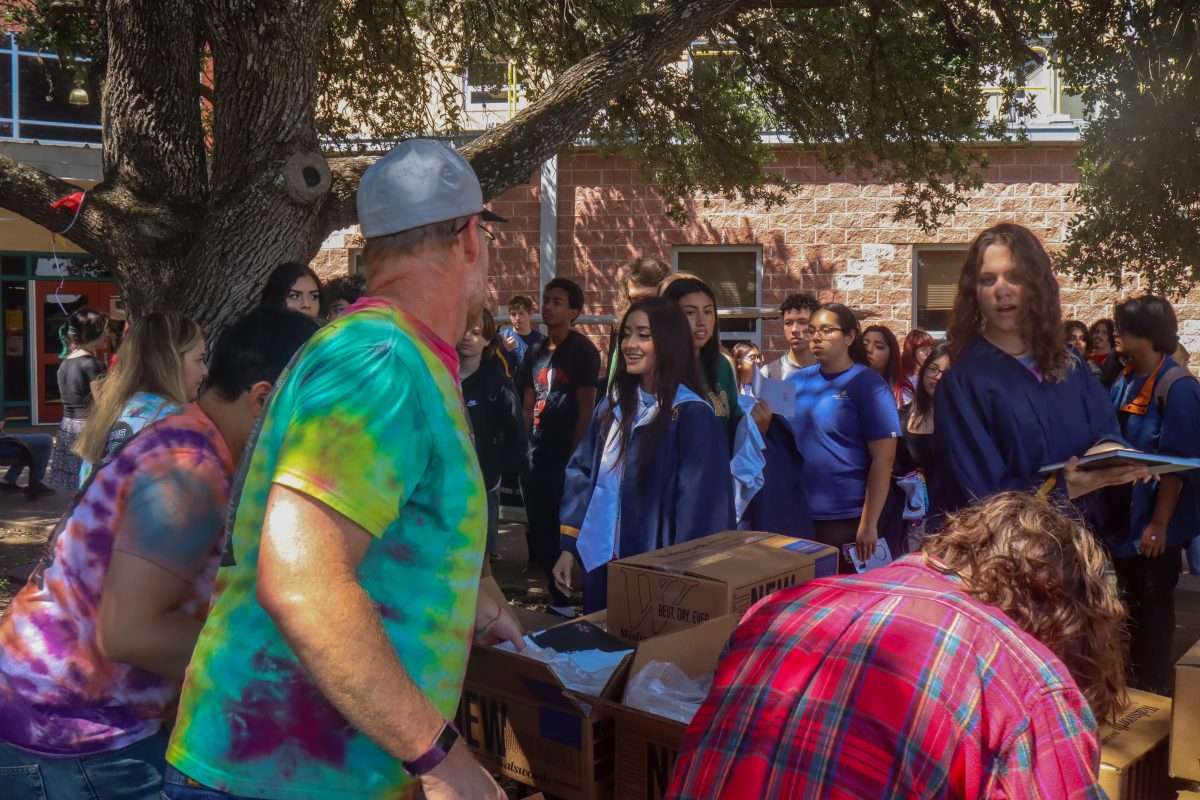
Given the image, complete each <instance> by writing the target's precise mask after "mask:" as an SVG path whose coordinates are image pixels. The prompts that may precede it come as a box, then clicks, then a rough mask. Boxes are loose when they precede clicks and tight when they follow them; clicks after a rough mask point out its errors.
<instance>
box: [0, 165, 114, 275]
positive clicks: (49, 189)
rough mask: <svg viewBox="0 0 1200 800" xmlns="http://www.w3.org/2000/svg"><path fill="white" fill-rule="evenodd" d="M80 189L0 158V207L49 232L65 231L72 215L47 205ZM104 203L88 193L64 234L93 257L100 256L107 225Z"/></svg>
mask: <svg viewBox="0 0 1200 800" xmlns="http://www.w3.org/2000/svg"><path fill="white" fill-rule="evenodd" d="M78 191H79V187H78V186H75V185H74V184H71V183H67V182H66V181H64V180H61V179H60V178H56V177H54V176H53V175H50V174H49V173H47V172H43V171H42V170H40V169H38V168H36V167H31V166H29V165H28V164H22V163H20V162H19V161H14V160H13V159H11V158H9V157H8V156H6V155H0V206H3V207H4V208H7V209H8V210H9V211H13V212H15V213H17V214H20V215H21V216H23V217H25V218H26V219H29V220H31V221H33V222H36V223H37V224H38V225H41V226H42V227H44V228H46V229H47V230H50V231H61V230H64V229H65V228H66V227H67V226H68V225H70V224H71V219H72V218H73V217H74V216H75V213H74V212H73V211H68V210H66V209H52V208H50V204H51V203H53V202H54V201H56V200H60V199H62V198H63V197H66V196H67V195H69V194H74V193H75V192H78ZM105 211H106V210H105V208H104V203H103V201H102V200H101V201H97V200H96V198H95V197H93V196H92V195H91V194H89V195H88V198H87V201H86V202H85V203H84V206H83V210H82V211H81V212H80V214H79V219H77V220H76V221H75V225H74V226H72V228H71V230H70V231H69V232H68V233H66V234H65V238H67V239H70V240H71V241H72V242H74V243H75V244H77V245H79V246H80V247H82V248H83V249H84V250H87V251H88V252H89V253H92V254H93V255H96V256H100V257H103V255H104V254H105V253H107V252H108V251H107V249H106V248H105V247H104V246H103V240H102V238H101V236H102V233H101V232H102V231H103V230H104V229H105V228H106V227H107V226H108V223H107V215H106V213H105Z"/></svg>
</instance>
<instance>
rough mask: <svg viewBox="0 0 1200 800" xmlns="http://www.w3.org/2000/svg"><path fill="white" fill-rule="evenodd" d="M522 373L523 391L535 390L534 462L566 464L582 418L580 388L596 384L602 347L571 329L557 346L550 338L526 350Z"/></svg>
mask: <svg viewBox="0 0 1200 800" xmlns="http://www.w3.org/2000/svg"><path fill="white" fill-rule="evenodd" d="M519 377H520V380H519V381H518V385H519V386H520V387H521V392H522V394H524V391H525V389H533V393H534V404H533V431H532V432H531V433H530V437H529V440H530V445H531V450H532V455H533V460H534V462H535V463H538V464H543V465H546V464H562V465H563V466H566V463H567V461H568V460H570V458H571V450H572V447H571V445H572V442H573V439H574V437H575V423H576V422H577V421H578V419H579V402H578V400H577V398H576V392H578V391H579V390H580V389H594V388H596V383H597V380H598V378H599V377H600V351H599V350H597V349H596V346H595V345H594V344H592V343H591V341H590V340H589V339H588V338H587V337H586V336H584V335H583V334H582V333H580V332H579V331H571V332H570V333H568V334H567V338H565V339H563V341H562V344H560V345H559V346H558V347H554V348H552V347H551V342H550V339H549V338H546V339H543V340H542V341H540V342H538V343H537V344H535V345H534V346H533V347H531V348H530V349H529V352H528V353H526V354H525V359H524V360H523V361H522V362H521V372H520V376H519ZM589 413H590V409H589Z"/></svg>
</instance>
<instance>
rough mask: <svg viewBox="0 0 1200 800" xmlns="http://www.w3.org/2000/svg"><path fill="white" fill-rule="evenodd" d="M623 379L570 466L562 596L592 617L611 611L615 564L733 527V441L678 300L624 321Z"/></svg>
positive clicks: (619, 374) (634, 310) (637, 309)
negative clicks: (575, 599)
mask: <svg viewBox="0 0 1200 800" xmlns="http://www.w3.org/2000/svg"><path fill="white" fill-rule="evenodd" d="M620 331H621V340H620V342H621V343H620V348H619V351H618V352H619V358H618V362H617V371H616V374H615V375H614V377H613V381H612V385H611V386H610V387H609V392H608V395H607V396H606V397H605V398H604V399H603V400H601V401H600V404H599V405H598V406H597V408H596V413H595V414H594V415H593V417H592V423H591V427H590V428H589V430H588V433H587V435H586V436H585V437H584V439H583V441H582V442H581V443H580V445H579V448H578V449H577V450H576V451H575V453H574V455H573V456H571V462H570V464H568V465H567V476H566V485H565V489H564V491H563V498H564V499H563V503H562V509H561V514H560V517H561V519H562V537H561V545H562V554H561V555H560V556H559V559H558V563H557V564H556V565H555V567H554V570H553V575H554V582H555V585H556V587H557V588H558V590H559V591H561V592H562V593H563V594H570V593H571V592H572V590H577V589H579V588H580V586H579V584H578V583H576V582H575V580H574V578H573V574H574V571H575V566H576V564H577V563H578V564H580V565H581V566H582V568H583V573H584V574H583V586H582V589H583V608H584V613H591V612H593V611H599V610H600V609H603V608H605V607H607V605H608V602H607V599H608V583H607V580H608V578H607V573H608V566H607V565H608V562H609V561H610V560H612V559H614V558H628V557H629V556H633V555H637V554H639V553H645V552H647V551H650V550H657V549H659V548H662V547H666V546H668V545H672V544H676V543H678V542H684V541H688V540H691V539H698V538H700V537H701V536H707V535H709V534H711V533H717V532H718V531H724V530H730V529H732V528H733V527H734V518H733V481H732V479H731V477H730V471H729V455H728V445H727V444H726V437H725V432H724V430H723V429H722V427H721V424H720V423H719V422H718V420H717V417H716V416H715V415H714V414H713V410H712V408H710V407H709V404H708V402H707V401H706V400H705V399H704V398H702V397H701V396H700V394H699V390H700V381H699V376H698V375H697V373H696V360H695V356H694V354H693V351H692V343H691V338H692V337H691V331H690V329H689V327H688V323H687V319H686V318H685V317H684V315H683V312H682V311H681V310H680V308H679V306H678V305H677V304H676V303H675V301H673V300H665V299H661V298H657V297H651V298H646V299H643V300H639V301H637V302H636V303H634V304H633V306H631V307H630V309H629V311H628V312H626V314H625V318H624V319H623V320H622V321H621V327H620Z"/></svg>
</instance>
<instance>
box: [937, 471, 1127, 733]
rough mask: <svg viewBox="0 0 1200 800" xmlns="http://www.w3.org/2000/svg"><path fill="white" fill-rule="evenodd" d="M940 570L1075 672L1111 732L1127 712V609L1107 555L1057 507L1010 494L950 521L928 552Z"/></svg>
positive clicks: (1032, 497)
mask: <svg viewBox="0 0 1200 800" xmlns="http://www.w3.org/2000/svg"><path fill="white" fill-rule="evenodd" d="M921 549H922V551H923V552H924V554H925V557H926V561H927V563H928V564H929V566H931V567H932V568H934V569H936V570H938V571H940V572H944V573H947V574H955V575H958V576H959V577H960V578H962V580H963V591H964V592H966V593H967V594H968V595H970V596H971V597H973V598H975V599H976V600H978V601H980V602H982V603H987V604H988V605H992V606H996V607H997V608H999V609H1000V610H1001V611H1002V612H1004V615H1005V616H1007V617H1008V618H1009V619H1011V620H1012V621H1013V622H1014V623H1015V624H1016V626H1017V627H1018V628H1020V629H1021V630H1023V631H1025V632H1026V633H1028V634H1029V635H1030V636H1032V637H1034V638H1035V639H1037V640H1038V641H1039V642H1041V643H1042V644H1044V645H1045V646H1046V647H1048V648H1049V649H1050V651H1051V652H1052V653H1054V655H1056V656H1058V657H1059V659H1061V660H1062V662H1063V663H1064V664H1065V665H1066V667H1067V669H1068V670H1069V671H1070V673H1071V675H1072V677H1074V678H1075V683H1076V684H1078V686H1079V689H1080V691H1081V692H1083V695H1084V697H1086V698H1087V701H1088V703H1089V704H1090V705H1091V707H1092V711H1093V713H1095V715H1096V717H1097V718H1098V719H1100V720H1101V721H1102V722H1104V721H1112V720H1115V719H1116V718H1117V715H1118V714H1119V713H1120V711H1121V710H1122V709H1123V708H1124V707H1125V704H1126V692H1125V655H1124V647H1125V632H1124V628H1123V625H1124V621H1125V606H1124V605H1123V604H1122V603H1121V598H1120V596H1119V595H1118V593H1117V589H1116V588H1115V587H1114V586H1113V585H1112V584H1110V583H1109V582H1108V581H1107V580H1106V579H1105V577H1104V570H1105V563H1106V557H1105V553H1104V548H1103V547H1101V546H1100V544H1099V543H1097V542H1096V539H1095V538H1094V537H1093V536H1092V534H1091V533H1090V532H1089V531H1088V530H1087V529H1086V528H1084V527H1083V526H1082V525H1080V524H1079V523H1078V522H1076V521H1075V520H1074V519H1072V518H1071V517H1069V516H1068V515H1067V514H1064V513H1063V512H1062V511H1060V510H1059V509H1058V508H1057V507H1056V506H1055V505H1053V504H1052V503H1051V502H1050V501H1049V500H1047V499H1045V498H1042V497H1038V496H1037V495H1034V494H1031V493H1027V492H1003V493H1001V494H997V495H994V496H992V497H990V498H989V499H988V500H987V501H986V502H984V503H981V504H979V505H976V506H969V507H967V508H966V509H964V510H962V511H959V512H958V513H956V514H953V515H951V516H950V517H949V518H948V519H947V521H946V524H945V526H944V527H943V528H942V529H941V531H939V532H938V533H936V534H933V535H932V536H930V537H929V538H928V539H926V540H925V542H924V544H923V545H922V548H921Z"/></svg>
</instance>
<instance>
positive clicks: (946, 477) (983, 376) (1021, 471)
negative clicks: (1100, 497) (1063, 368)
mask: <svg viewBox="0 0 1200 800" xmlns="http://www.w3.org/2000/svg"><path fill="white" fill-rule="evenodd" d="M933 418H934V432H933V440H934V449H935V451H936V453H937V459H938V471H937V475H936V483H935V485H934V487H933V490H932V491H931V492H930V497H931V498H932V499H934V501H935V502H936V503H937V505H938V508H937V510H938V511H941V512H949V511H956V510H958V509H960V508H962V507H964V506H966V505H968V504H971V503H974V502H976V501H978V500H982V499H984V498H987V497H989V496H991V495H993V494H996V493H997V492H1003V491H1009V490H1029V489H1036V488H1037V487H1038V486H1039V485H1040V484H1041V483H1042V481H1043V479H1044V476H1041V475H1039V474H1038V468H1039V467H1041V466H1043V465H1045V464H1052V463H1055V462H1058V461H1065V460H1067V459H1068V458H1070V457H1071V456H1081V455H1083V454H1084V452H1086V451H1087V449H1088V448H1090V447H1092V446H1093V445H1095V444H1097V443H1098V442H1103V441H1115V442H1123V440H1122V438H1121V428H1120V425H1118V423H1117V415H1116V412H1115V411H1114V410H1113V406H1112V401H1111V400H1109V396H1108V392H1106V391H1105V390H1104V387H1103V386H1101V385H1100V382H1099V381H1097V380H1096V379H1095V378H1094V377H1093V376H1092V373H1091V370H1089V369H1088V367H1087V365H1086V364H1085V363H1084V362H1083V360H1082V359H1080V358H1078V357H1075V358H1074V359H1073V362H1072V365H1071V367H1070V368H1069V369H1068V372H1067V376H1066V378H1065V379H1064V380H1061V381H1058V382H1050V381H1043V380H1039V379H1038V378H1037V376H1036V375H1034V374H1033V372H1032V371H1030V370H1029V368H1027V367H1026V366H1025V365H1023V364H1022V363H1021V362H1020V361H1018V360H1017V359H1015V358H1013V357H1012V356H1010V355H1008V354H1007V353H1005V352H1004V351H1002V350H1000V349H999V348H997V347H996V346H995V345H993V344H992V343H991V342H989V341H987V340H986V339H984V338H983V337H979V338H978V339H976V340H975V341H974V342H972V343H971V344H969V345H968V346H967V348H966V349H965V350H964V351H963V353H962V355H960V356H959V357H958V359H957V360H955V361H954V363H952V364H951V365H950V370H949V371H948V372H947V373H946V374H945V375H944V376H943V377H942V380H941V382H940V383H939V384H938V387H937V392H936V393H935V394H934V417H933ZM1054 491H1055V492H1056V493H1061V494H1063V495H1064V496H1065V488H1064V486H1063V484H1062V481H1059V482H1058V485H1057V486H1056V487H1055V490H1054ZM1093 522H1095V520H1093Z"/></svg>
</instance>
